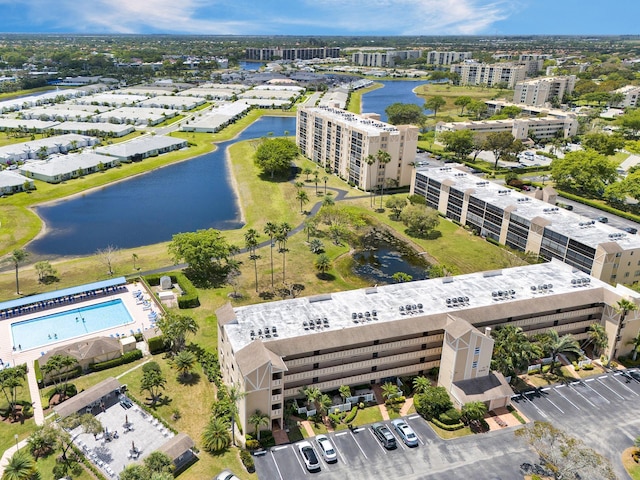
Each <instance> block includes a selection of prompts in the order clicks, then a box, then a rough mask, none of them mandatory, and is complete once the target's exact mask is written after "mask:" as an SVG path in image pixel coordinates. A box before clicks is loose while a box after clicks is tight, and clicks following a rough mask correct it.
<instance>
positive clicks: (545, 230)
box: [411, 166, 640, 283]
mask: <svg viewBox="0 0 640 480" xmlns="http://www.w3.org/2000/svg"><path fill="white" fill-rule="evenodd" d="M465 170H466V169H465V168H464V167H460V168H456V167H449V166H447V167H442V168H417V169H416V170H415V173H414V176H413V181H412V183H411V193H415V194H417V195H421V196H424V197H425V199H426V201H427V205H428V206H429V207H431V208H434V209H436V210H438V211H439V212H440V213H442V214H443V215H445V216H446V217H447V218H450V219H452V220H453V221H455V222H457V223H459V224H461V225H466V226H468V227H470V228H471V229H473V230H475V231H477V232H478V233H479V234H481V235H483V236H485V237H489V238H491V239H493V240H495V241H496V242H498V243H501V244H503V245H507V246H508V247H511V248H513V249H516V250H520V251H522V252H531V253H534V254H536V255H539V256H541V257H542V258H544V259H545V260H551V259H557V260H560V261H562V262H565V263H567V264H569V265H571V266H572V267H574V268H576V269H578V270H581V271H583V272H585V273H588V274H590V275H592V276H594V277H596V278H598V279H600V280H603V281H605V282H609V283H616V282H621V283H633V282H637V281H640V236H638V235H632V234H629V233H626V232H623V231H621V230H618V229H617V228H614V227H611V226H609V225H606V224H603V223H600V222H596V221H595V220H590V219H585V218H584V217H582V216H581V215H578V214H576V213H573V212H570V211H568V210H565V209H563V208H558V207H556V206H555V205H554V204H555V192H554V191H553V189H552V188H550V187H547V189H545V190H544V191H542V190H537V191H536V192H535V195H534V196H533V197H532V196H528V195H524V194H522V193H518V192H516V191H515V190H511V189H509V188H505V187H504V186H503V185H498V184H496V183H492V182H489V181H487V180H481V179H479V178H478V177H476V176H474V175H471V174H468V173H466V171H465ZM544 195H547V196H548V197H549V202H545V201H541V198H543V197H544Z"/></svg>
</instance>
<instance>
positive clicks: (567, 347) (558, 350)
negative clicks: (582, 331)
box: [542, 330, 581, 368]
mask: <svg viewBox="0 0 640 480" xmlns="http://www.w3.org/2000/svg"><path fill="white" fill-rule="evenodd" d="M542 348H543V349H544V351H545V352H547V353H548V354H549V356H550V357H551V367H552V368H555V365H556V362H557V360H558V355H566V354H567V353H573V354H575V355H578V356H579V355H580V354H581V351H580V345H579V344H578V342H577V340H576V339H575V338H573V336H572V335H570V334H567V335H563V336H560V335H558V332H557V331H556V330H549V331H548V332H546V333H545V334H544V336H543V338H542Z"/></svg>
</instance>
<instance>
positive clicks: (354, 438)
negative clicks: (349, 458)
mask: <svg viewBox="0 0 640 480" xmlns="http://www.w3.org/2000/svg"><path fill="white" fill-rule="evenodd" d="M359 430H360V431H362V429H359ZM349 433H350V434H351V437H352V438H353V441H354V442H356V445H357V446H358V448H359V449H360V451H361V452H362V454H363V455H364V458H366V459H367V460H369V457H367V454H366V453H364V450H363V449H362V447H361V446H360V444H359V443H358V440H356V436H355V435H354V434H353V432H349Z"/></svg>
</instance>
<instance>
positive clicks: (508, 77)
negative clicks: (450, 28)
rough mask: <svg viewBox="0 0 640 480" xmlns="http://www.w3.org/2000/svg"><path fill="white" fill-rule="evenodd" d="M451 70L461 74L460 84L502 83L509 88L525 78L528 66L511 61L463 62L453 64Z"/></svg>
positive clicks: (487, 84) (492, 84)
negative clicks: (489, 62)
mask: <svg viewBox="0 0 640 480" xmlns="http://www.w3.org/2000/svg"><path fill="white" fill-rule="evenodd" d="M450 71H451V72H454V73H457V74H458V75H459V76H460V77H459V79H458V80H457V84H458V85H486V86H488V87H493V86H494V85H497V84H500V83H502V84H505V85H506V86H507V88H514V87H515V85H516V83H518V82H520V81H522V80H524V79H525V77H526V74H527V67H526V66H524V65H515V64H511V63H491V64H487V63H461V64H458V65H451V68H450Z"/></svg>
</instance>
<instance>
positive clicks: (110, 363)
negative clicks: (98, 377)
mask: <svg viewBox="0 0 640 480" xmlns="http://www.w3.org/2000/svg"><path fill="white" fill-rule="evenodd" d="M140 358H142V351H140V350H138V349H135V350H132V351H130V352H127V353H125V354H124V355H122V356H121V357H120V358H114V359H113V360H107V361H106V362H100V363H91V364H89V370H91V371H94V372H99V371H101V370H107V369H109V368H113V367H117V366H118V365H124V364H126V363H131V362H135V361H136V360H138V359H140Z"/></svg>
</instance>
